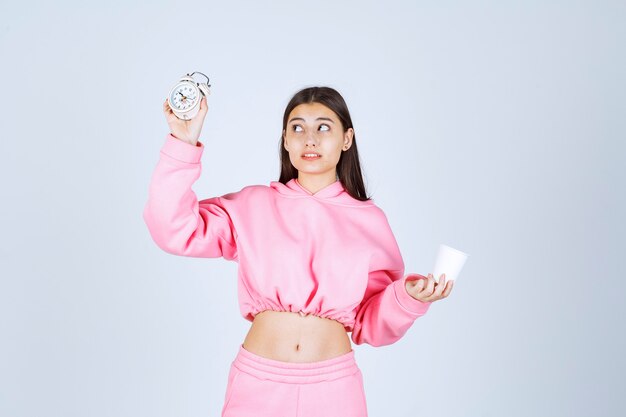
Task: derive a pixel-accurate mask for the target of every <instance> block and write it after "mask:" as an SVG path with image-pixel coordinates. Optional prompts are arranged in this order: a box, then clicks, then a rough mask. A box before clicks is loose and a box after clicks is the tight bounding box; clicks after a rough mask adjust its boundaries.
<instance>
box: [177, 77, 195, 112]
mask: <svg viewBox="0 0 626 417" xmlns="http://www.w3.org/2000/svg"><path fill="white" fill-rule="evenodd" d="M199 94H200V91H199V90H198V87H196V86H195V85H193V84H191V83H180V84H178V85H177V86H176V87H174V90H172V94H171V95H170V105H171V106H172V107H173V108H174V109H176V110H180V111H185V110H189V109H190V108H192V107H193V106H194V105H195V104H196V102H197V101H198V96H199Z"/></svg>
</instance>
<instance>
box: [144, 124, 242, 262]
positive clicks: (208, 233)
mask: <svg viewBox="0 0 626 417" xmlns="http://www.w3.org/2000/svg"><path fill="white" fill-rule="evenodd" d="M203 151H204V145H203V144H202V143H201V142H199V141H198V142H197V143H196V144H195V145H193V144H190V143H187V142H184V141H182V140H180V139H177V138H176V137H174V136H173V135H172V134H168V135H167V137H166V139H165V143H164V144H163V146H162V148H161V152H160V158H159V161H158V163H157V165H156V168H155V170H154V173H153V175H152V179H151V182H150V188H149V193H148V201H147V203H146V205H145V208H144V211H143V218H144V221H145V222H146V225H147V226H148V230H149V231H150V234H151V235H152V238H153V240H154V241H155V243H156V244H157V245H158V246H159V247H160V248H161V249H163V250H164V251H166V252H168V253H171V254H174V255H181V256H191V257H203V258H217V257H224V259H227V260H235V261H238V259H237V232H236V230H235V228H234V225H233V221H232V219H231V217H230V215H229V213H228V209H227V206H228V204H227V203H229V202H231V203H232V201H231V200H235V199H236V196H237V193H231V194H227V195H224V196H221V197H212V198H208V199H205V200H202V201H198V199H197V197H196V194H195V193H194V191H193V190H192V189H191V186H192V184H193V183H194V182H195V181H196V180H197V179H198V178H199V177H200V172H201V169H202V167H201V162H200V158H201V156H202V152H203Z"/></svg>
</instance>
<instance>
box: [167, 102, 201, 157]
mask: <svg viewBox="0 0 626 417" xmlns="http://www.w3.org/2000/svg"><path fill="white" fill-rule="evenodd" d="M207 110H208V106H207V102H206V97H202V100H200V110H198V114H197V115H196V116H195V117H194V118H193V119H191V120H182V119H179V118H178V117H176V115H175V114H174V112H173V111H172V108H171V107H170V103H169V102H168V100H167V99H166V100H165V102H164V103H163V113H164V114H165V118H166V120H167V124H168V125H169V127H170V132H171V134H172V136H174V137H175V138H177V139H180V140H182V141H184V142H187V143H189V144H190V145H194V146H196V145H197V143H198V139H199V138H200V132H201V131H202V124H203V123H204V118H205V117H206V114H207Z"/></svg>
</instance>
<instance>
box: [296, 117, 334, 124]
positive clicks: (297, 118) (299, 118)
mask: <svg viewBox="0 0 626 417" xmlns="http://www.w3.org/2000/svg"><path fill="white" fill-rule="evenodd" d="M294 120H302V121H304V119H303V118H302V117H293V118H292V119H291V120H289V123H291V122H293V121H294ZM315 120H327V121H329V122H331V123H333V124H334V123H335V122H333V120H332V119H330V118H328V117H318V118H317V119H315Z"/></svg>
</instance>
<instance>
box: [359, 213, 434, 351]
mask: <svg viewBox="0 0 626 417" xmlns="http://www.w3.org/2000/svg"><path fill="white" fill-rule="evenodd" d="M379 229H380V230H379V234H378V235H377V239H378V241H379V245H380V246H379V247H378V248H377V250H375V251H374V254H373V255H372V259H371V263H370V271H369V276H368V284H367V287H366V290H365V295H364V297H363V301H362V302H361V304H360V305H359V307H358V309H357V312H356V317H355V323H354V327H353V329H352V336H351V338H352V341H353V342H354V343H355V344H357V345H360V344H363V343H367V344H369V345H372V346H384V345H390V344H392V343H395V342H397V341H398V340H399V339H400V338H402V336H404V334H405V333H406V332H407V331H408V329H409V328H410V327H411V325H412V324H413V322H414V321H415V320H416V319H417V318H418V317H420V316H423V315H424V314H426V311H428V308H429V307H430V304H431V303H432V302H422V301H419V300H417V299H415V298H413V297H412V296H411V295H410V294H409V293H408V292H407V290H406V288H405V285H406V281H407V278H409V277H414V278H417V277H422V278H426V277H423V276H421V275H418V274H411V275H407V276H404V262H403V260H402V255H401V254H400V250H399V248H398V244H397V242H396V239H395V237H394V236H393V233H392V231H391V228H390V227H389V224H388V223H387V221H386V218H385V222H384V225H382V226H381V227H380V228H379ZM409 281H410V280H409Z"/></svg>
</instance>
